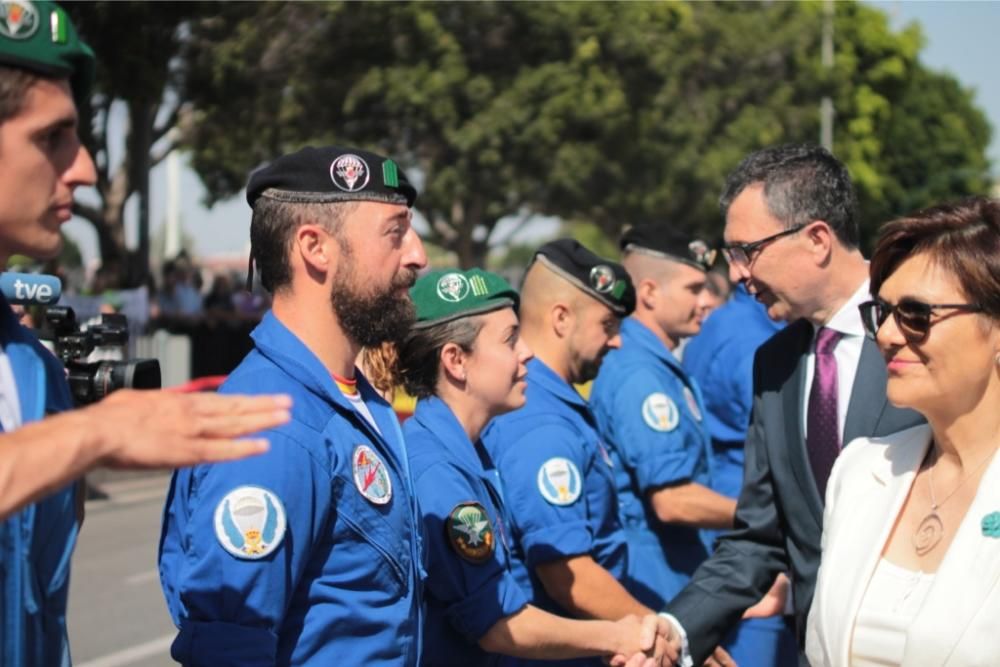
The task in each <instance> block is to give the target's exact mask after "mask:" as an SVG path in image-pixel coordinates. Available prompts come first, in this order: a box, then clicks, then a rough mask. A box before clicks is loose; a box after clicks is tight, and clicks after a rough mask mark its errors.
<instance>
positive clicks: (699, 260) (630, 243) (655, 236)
mask: <svg viewBox="0 0 1000 667" xmlns="http://www.w3.org/2000/svg"><path fill="white" fill-rule="evenodd" d="M619 246H620V247H621V249H622V251H624V252H641V253H643V254H646V255H652V256H653V257H660V258H663V259H670V260H673V261H675V262H681V263H683V264H687V265H688V266H693V267H694V268H696V269H701V270H702V271H707V270H708V269H710V268H711V267H712V264H714V263H715V256H716V254H717V251H716V250H714V249H712V248H710V247H709V245H708V244H707V243H705V242H704V241H702V240H700V239H694V240H691V239H690V238H688V237H686V236H684V235H683V234H681V233H679V232H677V231H676V230H674V229H673V228H671V227H668V226H666V225H661V224H642V225H635V226H633V227H630V228H629V229H628V230H627V231H626V232H625V233H624V234H622V238H621V241H619Z"/></svg>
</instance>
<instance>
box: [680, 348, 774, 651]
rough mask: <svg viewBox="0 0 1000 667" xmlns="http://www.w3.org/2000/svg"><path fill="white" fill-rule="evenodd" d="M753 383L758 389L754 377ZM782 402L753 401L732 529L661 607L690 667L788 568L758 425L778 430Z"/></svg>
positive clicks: (763, 434)
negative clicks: (684, 640) (681, 636)
mask: <svg viewBox="0 0 1000 667" xmlns="http://www.w3.org/2000/svg"><path fill="white" fill-rule="evenodd" d="M757 357H758V360H757V362H756V363H755V367H754V368H755V374H758V373H759V371H760V364H761V361H760V358H761V353H760V352H758V355H757ZM768 365H770V364H768ZM754 385H755V386H760V384H759V383H758V382H757V381H756V378H755V383H754ZM782 399H783V396H782V395H780V394H779V395H776V396H773V397H772V398H771V399H770V400H771V403H770V404H765V402H764V401H763V399H762V397H761V396H756V397H755V399H754V410H753V417H752V420H751V424H750V428H749V431H748V434H747V441H746V446H745V453H746V463H745V475H744V485H743V491H742V493H741V495H740V498H739V500H738V501H737V506H736V518H735V521H734V526H735V528H734V530H733V531H731V532H729V533H727V534H725V535H723V536H722V537H721V538H720V539H719V544H718V547H717V548H716V550H715V553H713V554H712V556H711V557H710V558H709V559H708V560H706V561H705V562H704V563H702V564H701V566H700V567H699V568H698V570H697V571H696V572H695V574H694V576H693V577H692V580H691V582H690V583H689V584H688V585H687V586H686V587H685V588H684V589H683V590H682V591H681V592H680V593H679V594H678V595H677V596H676V597H674V599H673V600H671V601H670V603H669V604H668V605H667V607H666V611H667V612H668V613H670V614H672V615H673V616H674V617H676V618H677V620H678V621H679V622H680V624H681V625H682V626H683V628H684V629H685V630H686V633H687V637H688V639H689V641H690V648H691V653H692V656H693V658H694V663H695V664H701V663H702V662H703V661H704V660H705V658H706V657H708V656H709V655H710V654H711V653H712V651H713V650H714V649H715V647H716V646H717V645H718V644H719V642H720V641H722V639H723V638H724V636H725V634H726V633H727V632H728V631H729V630H730V629H731V628H732V627H733V626H734V625H735V624H736V623H737V622H738V621H739V619H740V617H741V616H742V615H743V612H744V611H746V610H747V609H748V608H750V607H752V606H753V605H754V604H756V603H757V602H758V601H759V600H760V599H761V597H763V596H764V594H765V593H766V592H767V591H768V590H769V589H770V587H771V585H772V584H773V582H774V578H775V577H776V576H777V575H778V573H779V572H783V571H787V570H788V568H789V562H788V556H787V553H786V551H785V530H784V523H785V518H784V517H783V516H782V511H783V508H782V507H781V506H780V503H779V502H778V500H777V498H776V492H775V486H774V484H775V482H774V478H773V475H772V469H771V462H770V456H769V450H768V447H767V444H768V441H767V438H766V434H767V431H766V430H765V426H764V420H765V418H766V419H769V420H775V419H776V420H777V421H776V422H775V424H776V427H775V428H784V419H783V414H781V412H780V410H779V409H778V408H779V406H780V402H781V401H782ZM775 402H777V403H778V405H775Z"/></svg>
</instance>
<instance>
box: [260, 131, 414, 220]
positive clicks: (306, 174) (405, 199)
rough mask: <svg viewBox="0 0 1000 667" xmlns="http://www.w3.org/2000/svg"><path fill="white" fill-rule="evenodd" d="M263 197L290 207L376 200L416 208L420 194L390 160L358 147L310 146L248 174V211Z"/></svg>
mask: <svg viewBox="0 0 1000 667" xmlns="http://www.w3.org/2000/svg"><path fill="white" fill-rule="evenodd" d="M262 195H263V196H265V197H269V198H272V199H280V200H281V201H288V202H302V203H317V202H338V201H375V202H385V203H389V204H406V205H407V206H413V202H415V201H416V199H417V189H416V188H415V187H413V185H411V184H410V181H409V180H407V178H406V174H404V173H403V170H402V169H400V168H399V166H398V165H397V164H396V163H395V162H394V161H393V160H391V159H390V158H387V157H382V156H381V155H376V154H375V153H370V152H368V151H363V150H360V149H358V148H341V147H339V146H324V147H321V148H316V147H314V146H307V147H305V148H303V149H301V150H299V151H296V152H295V153H290V154H288V155H282V156H281V157H279V158H278V159H276V160H275V161H274V162H271V163H270V164H268V165H267V166H265V167H262V168H260V169H258V170H257V171H255V172H254V173H252V174H251V175H250V182H249V183H247V202H248V203H249V204H250V208H253V205H254V204H255V203H256V202H257V199H258V197H260V196H262Z"/></svg>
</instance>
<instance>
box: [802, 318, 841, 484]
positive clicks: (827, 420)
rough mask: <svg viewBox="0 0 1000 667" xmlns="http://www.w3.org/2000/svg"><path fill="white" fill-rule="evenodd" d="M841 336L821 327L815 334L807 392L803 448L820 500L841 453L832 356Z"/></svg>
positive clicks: (835, 370)
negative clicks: (814, 350) (809, 387)
mask: <svg viewBox="0 0 1000 667" xmlns="http://www.w3.org/2000/svg"><path fill="white" fill-rule="evenodd" d="M840 337H841V334H840V333H839V332H837V331H834V330H833V329H827V328H826V327H821V328H820V329H819V331H817V332H816V368H815V372H814V373H813V381H812V389H811V390H810V392H809V408H808V410H809V411H808V415H807V420H808V421H807V422H806V423H807V428H806V448H807V449H808V450H809V463H810V464H811V465H812V471H813V477H814V478H815V479H816V486H817V487H818V488H819V495H820V497H823V498H825V497H826V480H827V478H828V477H829V476H830V470H831V469H832V468H833V462H834V461H835V460H836V458H837V454H839V453H840V434H839V429H838V428H837V359H836V358H835V357H834V356H833V349H834V348H835V347H837V342H838V341H839V340H840Z"/></svg>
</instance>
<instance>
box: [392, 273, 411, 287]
mask: <svg viewBox="0 0 1000 667" xmlns="http://www.w3.org/2000/svg"><path fill="white" fill-rule="evenodd" d="M416 282H417V272H416V271H415V270H414V269H403V270H402V271H400V272H399V273H397V274H396V275H395V277H394V278H393V279H392V287H393V289H398V288H400V287H405V288H406V289H410V288H411V287H413V285H414V284H415V283H416Z"/></svg>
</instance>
